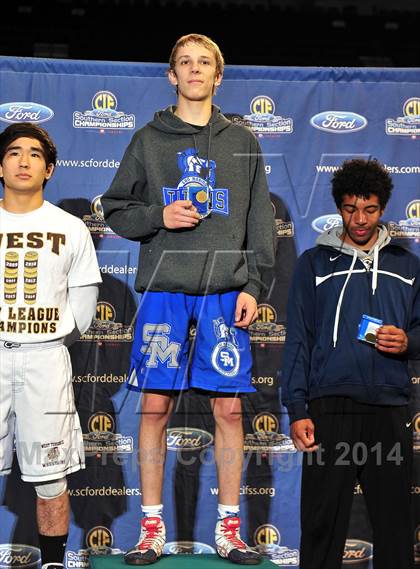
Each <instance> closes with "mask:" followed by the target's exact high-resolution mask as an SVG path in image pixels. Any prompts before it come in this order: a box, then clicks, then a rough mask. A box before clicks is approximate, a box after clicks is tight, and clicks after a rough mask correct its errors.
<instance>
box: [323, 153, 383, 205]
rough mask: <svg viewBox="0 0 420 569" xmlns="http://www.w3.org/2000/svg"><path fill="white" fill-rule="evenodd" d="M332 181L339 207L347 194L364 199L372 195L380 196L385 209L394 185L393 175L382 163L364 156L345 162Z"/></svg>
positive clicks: (333, 193)
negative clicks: (366, 158)
mask: <svg viewBox="0 0 420 569" xmlns="http://www.w3.org/2000/svg"><path fill="white" fill-rule="evenodd" d="M331 183H332V195H333V198H334V201H335V204H336V206H337V208H338V209H340V208H341V204H342V203H343V196H345V195H349V196H356V197H358V198H364V199H368V198H369V196H371V195H374V196H378V201H379V204H380V206H381V209H384V208H385V206H386V204H387V203H388V200H389V198H390V197H391V192H392V188H393V187H394V184H393V183H392V178H391V176H390V175H389V173H388V172H387V171H386V169H385V167H384V166H383V165H382V164H380V163H379V162H378V161H377V160H376V159H370V160H363V159H362V158H353V159H352V160H346V161H345V162H343V164H342V166H341V168H340V169H339V170H337V171H336V172H335V174H334V176H333V177H332V180H331Z"/></svg>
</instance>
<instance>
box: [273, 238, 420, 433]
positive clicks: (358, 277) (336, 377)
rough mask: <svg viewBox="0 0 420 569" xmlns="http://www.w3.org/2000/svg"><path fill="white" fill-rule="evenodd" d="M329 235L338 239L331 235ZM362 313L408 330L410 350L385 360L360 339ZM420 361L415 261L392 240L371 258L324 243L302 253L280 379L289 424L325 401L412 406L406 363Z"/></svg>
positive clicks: (418, 266)
mask: <svg viewBox="0 0 420 569" xmlns="http://www.w3.org/2000/svg"><path fill="white" fill-rule="evenodd" d="M381 230H382V231H383V232H385V233H386V229H384V228H381ZM332 231H334V230H332ZM335 231H336V232H337V231H340V230H339V229H337V228H335ZM327 237H329V238H330V240H331V238H333V239H334V238H335V241H337V238H336V236H335V237H334V236H332V235H331V233H330V235H329V236H327ZM323 242H324V243H325V242H328V239H327V240H326V239H324V240H323ZM321 243H322V240H321ZM361 257H362V258H361ZM363 314H366V315H369V316H372V317H374V318H379V319H381V320H382V321H383V323H384V325H385V324H393V325H394V326H397V327H398V328H402V329H403V330H404V331H405V332H406V334H407V336H408V350H407V352H405V353H404V354H402V355H392V354H386V353H384V352H380V351H378V350H377V349H376V348H375V347H374V345H372V344H368V343H366V342H363V341H360V340H358V339H357V335H358V331H359V323H360V320H361V317H362V315H363ZM419 358H420V259H419V258H418V257H417V256H416V255H414V254H412V253H410V252H409V251H407V250H405V249H403V248H402V247H400V246H398V245H395V244H392V243H389V237H388V238H387V240H386V241H385V242H382V248H381V247H379V246H376V247H375V249H372V254H371V255H370V256H369V255H367V254H366V253H363V252H361V251H360V250H357V249H352V248H350V247H349V246H348V245H345V246H343V243H342V242H341V241H340V247H337V246H328V245H318V246H317V247H314V248H312V249H309V250H307V251H305V253H303V255H301V257H300V258H299V260H298V262H297V267H296V270H295V274H294V278H293V281H292V284H291V287H290V292H289V301H288V312H287V335H286V345H285V354H284V360H283V361H284V365H283V370H282V381H281V384H282V401H283V404H284V405H285V406H286V407H287V409H288V412H289V416H290V422H291V423H292V422H293V421H296V420H298V419H304V418H307V417H309V415H308V411H307V404H308V402H309V401H311V400H312V399H316V398H319V397H327V396H347V397H351V398H353V399H354V400H357V401H360V402H364V403H371V404H377V405H406V404H407V402H408V400H409V397H410V391H411V381H410V377H409V374H408V367H407V360H409V359H419Z"/></svg>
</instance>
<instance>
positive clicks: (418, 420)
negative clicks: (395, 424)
mask: <svg viewBox="0 0 420 569" xmlns="http://www.w3.org/2000/svg"><path fill="white" fill-rule="evenodd" d="M413 430H414V432H415V433H417V435H418V436H419V437H420V413H417V415H415V416H414V419H413Z"/></svg>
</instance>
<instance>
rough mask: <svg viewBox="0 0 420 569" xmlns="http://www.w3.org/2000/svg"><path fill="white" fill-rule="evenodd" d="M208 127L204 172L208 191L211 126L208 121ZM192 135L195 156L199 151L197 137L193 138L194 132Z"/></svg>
mask: <svg viewBox="0 0 420 569" xmlns="http://www.w3.org/2000/svg"><path fill="white" fill-rule="evenodd" d="M208 127H209V140H208V144H207V172H206V177H205V181H206V190H207V192H209V188H210V146H211V127H212V123H211V122H209V123H208ZM192 137H193V143H194V148H195V151H196V154H197V156H199V155H200V153H199V149H198V144H197V139H196V138H195V134H193V135H192Z"/></svg>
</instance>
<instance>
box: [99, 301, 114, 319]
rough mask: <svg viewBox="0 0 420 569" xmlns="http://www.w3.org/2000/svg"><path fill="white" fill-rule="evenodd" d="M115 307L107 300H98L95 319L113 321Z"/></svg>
mask: <svg viewBox="0 0 420 569" xmlns="http://www.w3.org/2000/svg"><path fill="white" fill-rule="evenodd" d="M115 317H116V312H115V308H114V307H113V306H112V304H110V303H109V302H104V301H102V302H98V304H97V305H96V320H102V321H106V322H115Z"/></svg>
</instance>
